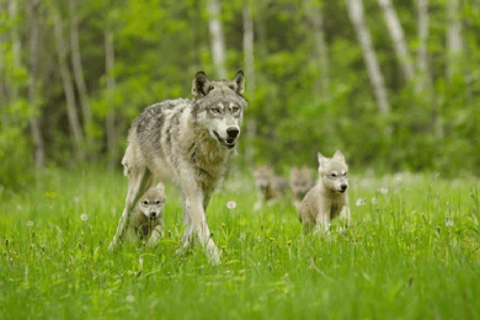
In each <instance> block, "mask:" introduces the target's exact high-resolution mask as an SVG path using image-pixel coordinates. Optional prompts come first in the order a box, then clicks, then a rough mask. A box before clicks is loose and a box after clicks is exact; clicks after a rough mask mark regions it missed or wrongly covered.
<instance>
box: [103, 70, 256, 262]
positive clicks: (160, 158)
mask: <svg viewBox="0 0 480 320" xmlns="http://www.w3.org/2000/svg"><path fill="white" fill-rule="evenodd" d="M243 92H244V74H243V71H242V70H239V71H238V72H237V73H236V74H235V76H234V77H233V79H232V80H230V81H209V80H208V79H207V76H206V75H205V73H204V72H203V71H199V72H197V74H196V75H195V77H194V79H193V84H192V96H193V99H192V100H187V99H176V100H167V101H164V102H160V103H157V104H154V105H152V106H150V107H148V108H146V109H145V110H144V111H143V113H142V114H141V115H140V116H139V117H138V118H137V119H135V121H134V122H133V124H132V127H131V128H130V131H129V134H128V147H127V150H126V151H125V156H124V157H123V160H122V164H123V166H124V174H125V175H128V194H127V199H126V204H125V209H124V210H123V213H122V217H121V218H120V221H119V224H118V228H117V232H116V234H115V236H114V238H113V240H112V242H111V243H110V246H109V250H110V251H114V250H116V249H117V248H118V247H119V246H120V245H121V242H122V239H123V236H124V233H125V230H126V227H128V226H127V224H128V223H129V220H130V219H129V218H130V215H131V214H132V211H133V209H134V206H135V204H136V203H137V201H138V199H139V198H140V197H141V196H142V194H143V193H144V192H145V191H146V190H147V189H148V188H149V187H150V186H151V184H152V182H153V179H154V178H155V177H159V178H160V179H161V180H162V181H167V180H170V181H172V182H174V183H175V184H176V185H177V186H178V187H179V188H180V190H181V193H182V200H183V217H184V222H185V224H186V225H187V226H186V229H185V231H184V233H183V236H182V247H181V248H180V249H179V250H178V252H179V253H182V252H184V251H185V250H186V249H188V247H189V246H190V245H191V243H192V233H193V231H194V229H196V230H197V233H198V238H199V240H200V243H201V244H202V245H203V246H204V247H205V249H206V254H207V257H208V259H209V261H210V262H211V263H212V264H218V263H220V251H219V250H218V248H217V247H216V245H215V243H214V242H213V240H212V239H211V237H210V230H209V228H208V225H207V222H206V217H205V211H206V209H207V206H208V202H209V200H210V196H211V194H212V191H213V190H214V188H215V185H216V183H217V181H218V180H219V179H220V178H221V177H222V176H223V175H224V174H225V172H226V169H227V164H228V160H229V159H230V157H231V155H232V154H233V152H234V150H233V148H234V147H235V145H236V143H237V140H238V138H239V136H240V124H241V121H242V117H243V110H244V109H245V107H246V106H247V101H246V100H245V99H244V97H243Z"/></svg>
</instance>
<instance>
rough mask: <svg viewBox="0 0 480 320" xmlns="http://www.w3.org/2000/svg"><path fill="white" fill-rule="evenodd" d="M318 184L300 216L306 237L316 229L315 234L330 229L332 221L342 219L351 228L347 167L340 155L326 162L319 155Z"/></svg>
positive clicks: (302, 208) (311, 192) (306, 200)
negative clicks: (339, 217) (340, 217)
mask: <svg viewBox="0 0 480 320" xmlns="http://www.w3.org/2000/svg"><path fill="white" fill-rule="evenodd" d="M318 174H319V177H318V181H317V183H316V184H315V186H314V187H313V188H312V189H311V190H310V191H309V192H308V193H307V195H306V196H305V198H304V199H303V201H302V203H301V204H300V210H299V213H298V216H299V218H300V221H301V222H302V223H303V227H304V231H305V233H307V232H308V231H309V230H310V229H311V228H312V227H313V226H314V225H315V231H314V232H315V233H317V232H319V231H321V230H326V231H328V229H329V227H330V221H331V220H332V219H333V218H335V217H336V216H337V215H341V216H342V217H343V218H344V219H345V222H346V225H347V226H348V223H349V222H350V209H349V206H348V196H347V188H348V166H347V164H346V162H345V157H344V156H343V154H342V153H341V152H340V151H337V152H335V155H334V156H333V158H325V157H324V156H323V155H322V154H321V153H320V152H319V153H318Z"/></svg>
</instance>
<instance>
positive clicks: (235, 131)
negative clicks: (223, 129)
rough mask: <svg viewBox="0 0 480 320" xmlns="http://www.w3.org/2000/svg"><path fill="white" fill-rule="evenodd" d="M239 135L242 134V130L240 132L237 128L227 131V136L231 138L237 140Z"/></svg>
mask: <svg viewBox="0 0 480 320" xmlns="http://www.w3.org/2000/svg"><path fill="white" fill-rule="evenodd" d="M239 133H240V130H238V129H237V128H235V127H230V128H228V129H227V134H228V136H229V137H230V138H236V137H237V136H238V134H239Z"/></svg>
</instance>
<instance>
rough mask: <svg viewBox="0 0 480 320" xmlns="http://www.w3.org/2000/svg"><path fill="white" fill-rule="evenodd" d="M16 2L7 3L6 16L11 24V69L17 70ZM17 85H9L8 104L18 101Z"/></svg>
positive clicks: (19, 45) (18, 64)
mask: <svg viewBox="0 0 480 320" xmlns="http://www.w3.org/2000/svg"><path fill="white" fill-rule="evenodd" d="M17 11H18V8H17V0H10V1H9V3H8V14H9V20H10V22H11V23H12V29H11V33H10V37H11V41H12V51H13V68H14V70H17V69H19V68H20V57H21V52H20V50H21V43H20V37H19V34H18V27H17V25H18V23H16V22H15V19H17V14H18V13H17ZM18 90H19V88H18V84H17V83H16V80H15V79H13V80H12V81H11V85H10V103H15V102H16V101H17V99H18Z"/></svg>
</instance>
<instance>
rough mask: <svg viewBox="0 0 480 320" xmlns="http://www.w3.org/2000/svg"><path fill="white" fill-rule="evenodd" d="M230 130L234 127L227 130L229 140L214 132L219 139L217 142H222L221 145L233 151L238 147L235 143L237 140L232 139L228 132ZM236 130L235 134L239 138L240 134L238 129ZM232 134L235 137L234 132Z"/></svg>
mask: <svg viewBox="0 0 480 320" xmlns="http://www.w3.org/2000/svg"><path fill="white" fill-rule="evenodd" d="M229 129H232V127H230V128H228V129H227V135H228V138H227V139H222V137H220V135H219V134H218V132H217V131H215V130H214V131H213V133H214V134H215V136H216V137H217V140H218V141H220V143H221V144H222V145H223V146H224V147H225V148H228V149H232V148H233V147H235V145H236V142H235V138H232V137H231V135H230V133H229V132H228V130H229ZM233 129H234V130H236V132H235V137H237V136H238V133H239V132H240V131H239V130H238V129H236V128H233ZM231 134H232V135H233V132H231Z"/></svg>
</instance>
